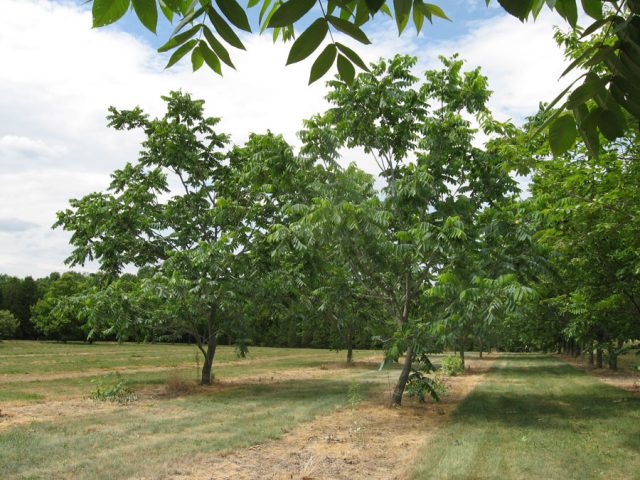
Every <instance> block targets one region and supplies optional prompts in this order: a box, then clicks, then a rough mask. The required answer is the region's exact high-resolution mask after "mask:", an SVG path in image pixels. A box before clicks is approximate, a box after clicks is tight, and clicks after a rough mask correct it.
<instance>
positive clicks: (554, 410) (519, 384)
mask: <svg viewBox="0 0 640 480" xmlns="http://www.w3.org/2000/svg"><path fill="white" fill-rule="evenodd" d="M419 458H420V462H419V465H418V466H417V468H416V470H415V471H414V474H413V478H416V479H422V478H438V479H440V478H443V479H448V478H451V479H454V478H455V479H476V478H510V479H511V478H514V479H517V478H549V479H555V478H558V479H578V478H580V479H587V478H606V479H614V478H615V479H638V478H640V398H639V397H638V396H637V395H636V396H633V395H632V394H630V393H628V392H626V391H624V390H621V389H619V388H616V387H612V386H610V385H606V384H604V383H602V382H600V381H599V380H597V379H595V378H593V377H592V376H590V375H588V374H587V373H585V372H583V371H581V370H578V369H576V368H574V367H572V366H570V365H567V364H566V363H564V362H562V361H560V360H558V359H555V358H552V357H548V356H542V355H504V356H501V357H500V358H498V360H496V362H495V364H494V366H493V368H492V370H491V371H490V372H489V374H488V375H487V377H486V379H485V381H484V382H483V383H481V384H480V385H479V386H478V387H477V388H476V389H475V390H474V391H473V392H472V393H471V394H470V395H469V396H468V397H467V398H466V399H465V400H464V401H463V402H462V403H461V404H460V405H459V407H458V409H457V410H456V411H455V412H454V414H453V416H452V419H451V421H450V422H449V423H448V424H447V425H446V427H445V428H443V430H442V432H441V434H440V435H439V441H438V442H435V443H433V444H430V445H428V446H427V447H426V448H424V449H423V451H422V452H421V455H420V457H419Z"/></svg>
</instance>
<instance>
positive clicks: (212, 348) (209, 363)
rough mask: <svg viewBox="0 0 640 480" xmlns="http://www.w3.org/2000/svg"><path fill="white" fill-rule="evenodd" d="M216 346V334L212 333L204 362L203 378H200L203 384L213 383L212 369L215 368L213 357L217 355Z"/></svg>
mask: <svg viewBox="0 0 640 480" xmlns="http://www.w3.org/2000/svg"><path fill="white" fill-rule="evenodd" d="M216 346H217V342H216V336H215V335H212V336H211V337H210V338H209V342H208V343H207V350H206V353H205V355H204V363H203V364H202V378H201V379H200V383H201V384H202V385H211V370H212V368H213V358H214V357H215V355H216Z"/></svg>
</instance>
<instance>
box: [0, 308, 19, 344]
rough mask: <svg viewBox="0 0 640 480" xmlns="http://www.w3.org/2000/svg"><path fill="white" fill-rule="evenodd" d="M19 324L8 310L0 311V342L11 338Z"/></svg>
mask: <svg viewBox="0 0 640 480" xmlns="http://www.w3.org/2000/svg"><path fill="white" fill-rule="evenodd" d="M19 327H20V323H19V322H18V319H17V318H16V317H14V316H13V314H12V313H11V312H10V311H9V310H0V340H4V339H6V338H13V336H14V335H15V334H16V332H17V331H18V328H19Z"/></svg>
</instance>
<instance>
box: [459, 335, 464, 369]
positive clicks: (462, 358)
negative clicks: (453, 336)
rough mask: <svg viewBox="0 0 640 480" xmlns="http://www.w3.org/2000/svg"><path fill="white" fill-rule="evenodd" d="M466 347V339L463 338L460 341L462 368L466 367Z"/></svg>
mask: <svg viewBox="0 0 640 480" xmlns="http://www.w3.org/2000/svg"><path fill="white" fill-rule="evenodd" d="M464 349H465V345H464V340H461V341H460V360H462V368H464Z"/></svg>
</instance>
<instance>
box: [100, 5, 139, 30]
mask: <svg viewBox="0 0 640 480" xmlns="http://www.w3.org/2000/svg"><path fill="white" fill-rule="evenodd" d="M129 4H130V0H93V6H92V8H91V14H92V16H93V28H96V27H103V26H105V25H109V24H110V23H113V22H115V21H118V20H120V19H121V18H122V17H123V16H124V14H125V13H127V10H128V9H129Z"/></svg>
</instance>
